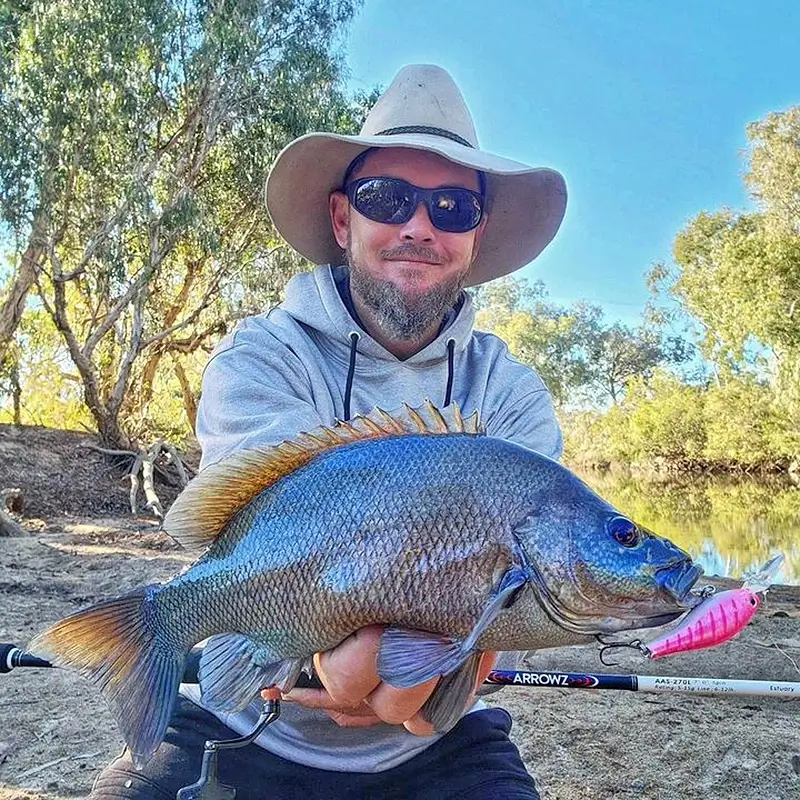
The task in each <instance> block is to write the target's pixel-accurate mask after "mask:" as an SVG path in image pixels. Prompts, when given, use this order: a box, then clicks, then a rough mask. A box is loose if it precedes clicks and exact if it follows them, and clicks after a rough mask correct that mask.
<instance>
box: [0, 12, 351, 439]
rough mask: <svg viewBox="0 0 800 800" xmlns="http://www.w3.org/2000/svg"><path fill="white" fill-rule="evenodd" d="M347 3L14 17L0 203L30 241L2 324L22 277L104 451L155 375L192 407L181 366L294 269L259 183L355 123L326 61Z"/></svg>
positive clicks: (6, 55)
mask: <svg viewBox="0 0 800 800" xmlns="http://www.w3.org/2000/svg"><path fill="white" fill-rule="evenodd" d="M355 5H356V3H355V2H354V1H348V0H282V2H267V1H266V0H261V1H256V0H231V2H226V3H224V4H223V3H219V2H208V1H207V2H196V3H189V4H186V3H183V2H158V3H157V2H155V0H133V2H130V0H128V1H127V2H124V3H123V2H121V0H90V1H89V2H86V3H82V4H80V9H79V10H76V8H75V7H73V6H71V5H69V4H66V3H49V2H29V3H23V2H17V3H16V4H12V5H11V6H9V7H10V8H12V11H13V13H10V14H7V19H6V21H8V19H11V21H12V22H13V24H10V25H8V26H6V27H7V28H8V30H9V31H11V32H10V33H8V34H7V35H4V36H3V37H2V40H0V47H2V48H3V51H2V53H1V55H2V57H3V62H4V64H8V65H9V69H7V70H6V69H4V70H3V78H2V79H0V209H1V210H2V214H3V218H4V220H5V221H6V223H7V225H8V226H9V229H10V230H12V231H14V232H15V234H16V235H17V237H19V239H20V240H21V241H24V242H25V244H24V246H23V247H21V248H20V255H19V257H18V259H17V270H16V272H15V274H14V276H13V279H12V281H11V288H10V290H9V291H8V292H7V295H6V299H5V302H4V306H3V311H2V312H0V322H2V320H3V319H4V317H3V314H4V313H5V311H6V309H8V314H7V319H8V323H7V324H8V326H9V328H12V327H15V326H16V324H18V321H19V310H20V308H21V303H22V298H23V297H24V295H25V293H26V291H27V290H29V288H30V286H32V285H34V284H35V285H36V287H37V291H38V294H39V297H40V299H41V302H42V304H43V307H44V308H45V309H46V311H47V313H48V314H49V315H50V317H51V319H52V320H53V322H54V324H55V326H56V328H57V330H58V331H59V333H60V335H61V336H62V338H63V340H64V342H65V343H66V345H67V348H68V351H69V355H70V358H71V360H72V361H73V363H74V365H75V367H76V369H77V371H78V374H79V376H80V380H81V383H82V386H83V393H84V401H85V403H86V406H87V407H88V409H89V410H90V412H91V414H92V416H93V418H94V421H95V424H96V425H97V428H98V431H99V433H100V435H101V437H102V439H103V440H104V441H105V442H106V443H107V444H108V445H109V446H113V447H127V446H128V445H129V444H130V441H131V438H132V436H135V435H136V434H137V433H142V432H143V430H144V426H146V420H147V409H148V404H149V403H150V401H151V400H152V397H153V391H154V387H155V386H156V384H157V382H158V381H157V376H158V375H159V374H163V372H164V371H165V370H166V371H167V372H169V373H171V374H172V378H171V380H172V381H173V382H175V384H176V385H177V386H179V387H180V392H181V394H182V395H183V397H184V399H185V405H186V407H187V411H188V412H189V413H191V408H192V404H193V402H194V397H193V395H194V392H195V388H194V387H193V386H192V385H191V383H192V381H191V377H192V376H191V375H189V374H188V373H187V369H186V364H187V361H186V359H189V358H190V357H191V356H192V355H193V354H194V353H196V352H197V351H198V350H200V349H202V348H208V347H210V346H211V344H212V343H213V342H214V341H216V339H217V338H218V337H219V335H220V334H221V333H223V332H224V330H225V329H226V326H227V324H228V321H229V320H230V318H231V316H235V315H237V314H244V313H247V312H248V311H251V310H253V306H254V305H258V306H259V307H263V302H264V300H265V299H270V300H274V299H275V297H276V296H277V287H278V285H280V284H282V283H283V282H284V280H285V275H286V272H287V270H289V269H296V268H298V266H299V262H298V260H297V259H296V258H295V257H294V256H292V255H291V254H290V253H289V252H288V251H287V250H286V249H285V248H284V246H283V245H282V244H281V243H280V241H279V239H278V237H277V235H276V233H275V231H274V229H273V228H272V226H271V224H270V221H269V219H268V217H267V214H266V211H265V209H264V207H263V202H262V189H263V180H264V177H265V175H266V172H267V168H268V165H269V164H270V163H271V161H272V160H273V158H274V156H275V155H276V154H277V152H278V151H279V150H280V148H281V147H282V146H283V145H284V144H285V143H287V142H288V141H289V140H290V139H292V138H294V137H295V136H298V135H301V134H302V133H304V132H305V131H307V130H309V129H339V130H344V131H347V132H352V131H353V130H354V129H356V128H357V126H358V125H359V123H360V117H361V114H362V112H363V100H358V99H357V100H356V101H355V102H351V101H349V100H347V99H346V98H345V97H344V95H343V93H342V91H341V89H340V85H341V63H340V59H339V57H338V56H337V54H336V51H335V47H336V43H337V41H338V39H337V37H338V35H339V33H340V31H341V30H342V29H343V26H345V25H346V24H347V22H348V21H349V20H350V18H351V17H352V15H353V13H354V8H355ZM12 18H13V19H12ZM5 330H6V332H5V333H4V329H3V328H2V326H0V353H1V352H2V351H3V348H4V342H5V343H7V342H8V340H9V337H8V334H7V330H8V328H7V329H5ZM4 336H5V337H6V338H5V339H4V338H3V337H4ZM132 387H135V390H133V391H132Z"/></svg>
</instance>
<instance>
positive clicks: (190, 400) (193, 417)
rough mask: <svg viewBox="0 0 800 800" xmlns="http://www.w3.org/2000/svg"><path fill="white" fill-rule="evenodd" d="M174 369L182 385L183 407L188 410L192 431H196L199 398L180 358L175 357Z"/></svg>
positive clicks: (173, 361) (173, 360) (187, 414)
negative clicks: (196, 396) (195, 394)
mask: <svg viewBox="0 0 800 800" xmlns="http://www.w3.org/2000/svg"><path fill="white" fill-rule="evenodd" d="M172 368H173V370H174V371H175V376H176V377H177V378H178V382H179V383H180V385H181V393H182V394H183V407H184V409H185V410H186V417H187V419H188V420H189V425H190V426H191V428H192V430H195V428H196V426H197V398H195V396H194V392H193V391H192V387H191V386H190V385H189V379H188V377H187V376H186V372H185V370H184V369H183V364H181V362H180V359H179V358H178V356H175V355H174V356H173V359H172Z"/></svg>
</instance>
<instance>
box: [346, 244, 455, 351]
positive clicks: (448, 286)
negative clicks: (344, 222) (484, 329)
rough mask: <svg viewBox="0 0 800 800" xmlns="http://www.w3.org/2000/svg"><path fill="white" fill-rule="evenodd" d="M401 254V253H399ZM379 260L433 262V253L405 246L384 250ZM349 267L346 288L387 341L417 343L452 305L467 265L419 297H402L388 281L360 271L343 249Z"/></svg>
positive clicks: (396, 288)
mask: <svg viewBox="0 0 800 800" xmlns="http://www.w3.org/2000/svg"><path fill="white" fill-rule="evenodd" d="M401 251H402V252H401ZM380 255H381V257H382V258H387V257H393V258H402V257H403V256H407V257H408V258H425V259H429V260H430V261H435V260H436V254H435V253H432V251H428V250H427V248H424V247H417V246H416V245H405V246H403V247H401V248H397V249H396V250H392V251H385V252H382V253H381V254H380ZM347 263H348V265H349V267H350V289H351V291H352V292H353V293H354V294H357V295H358V297H359V299H360V300H361V302H362V303H363V304H364V306H366V308H368V309H369V311H370V313H371V315H372V318H373V321H374V322H375V324H376V325H378V327H379V328H380V329H381V331H382V332H383V333H384V334H385V335H386V336H388V337H389V338H391V339H395V340H398V341H403V342H416V341H420V340H421V339H422V338H423V337H424V336H425V335H426V334H428V333H429V332H430V329H431V328H432V327H433V326H434V325H436V324H437V323H441V322H442V321H443V320H444V318H445V315H446V314H447V312H448V311H449V310H450V309H451V308H452V307H453V306H454V305H455V302H456V300H457V299H458V296H459V294H460V293H461V290H462V289H463V288H464V283H465V282H466V279H467V273H468V272H469V265H467V266H465V267H464V269H463V270H462V271H461V272H459V273H458V274H456V275H453V276H452V277H451V278H449V279H448V280H447V281H445V282H443V283H441V284H439V285H438V286H436V287H434V288H433V289H429V290H427V291H425V292H423V293H421V294H406V293H404V292H403V290H402V289H401V288H400V287H399V286H397V285H396V284H394V283H392V282H391V281H386V280H381V279H380V278H376V277H374V276H372V275H370V274H369V273H368V272H367V271H366V270H363V269H361V268H360V266H359V265H358V263H357V262H356V261H355V260H354V259H353V255H352V252H351V250H350V248H349V247H348V248H347ZM431 269H436V266H431Z"/></svg>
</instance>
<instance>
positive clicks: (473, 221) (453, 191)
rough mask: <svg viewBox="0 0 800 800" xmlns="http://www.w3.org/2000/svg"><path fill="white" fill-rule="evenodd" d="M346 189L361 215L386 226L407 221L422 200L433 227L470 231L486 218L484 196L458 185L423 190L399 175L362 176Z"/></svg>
mask: <svg viewBox="0 0 800 800" xmlns="http://www.w3.org/2000/svg"><path fill="white" fill-rule="evenodd" d="M344 192H345V194H346V195H347V199H348V200H349V201H350V205H351V206H353V208H355V210H356V211H358V213H359V214H362V215H363V216H365V217H366V218H367V219H371V220H372V221H373V222H382V223H384V224H386V225H401V224H402V223H404V222H408V221H409V220H410V219H411V217H413V216H414V214H415V213H416V211H417V208H418V207H419V204H420V203H424V204H425V208H427V209H428V216H429V217H430V220H431V223H432V224H433V227H434V228H437V229H438V230H440V231H445V232H447V233H466V232H467V231H471V230H472V229H473V228H476V227H477V226H478V224H479V223H480V221H481V218H482V217H483V202H484V199H483V195H482V194H480V193H479V192H473V191H471V190H470V189H461V188H460V187H457V186H454V187H449V188H445V189H421V188H420V187H419V186H414V185H413V184H411V183H406V182H405V181H402V180H400V178H359V179H358V180H356V181H351V182H350V183H348V184H347V185H346V186H345V187H344Z"/></svg>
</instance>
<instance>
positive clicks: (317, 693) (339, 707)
mask: <svg viewBox="0 0 800 800" xmlns="http://www.w3.org/2000/svg"><path fill="white" fill-rule="evenodd" d="M283 699H284V700H286V701H288V702H290V703H298V704H299V705H301V706H305V707H306V708H319V709H322V710H323V711H329V710H333V711H343V712H344V711H353V710H355V709H356V708H358V707H359V706H360V705H361V704H359V703H355V704H352V705H349V704H345V703H342V702H340V701H339V700H334V699H333V698H332V697H331V696H330V695H329V694H328V693H327V692H326V691H325V689H292V691H291V692H287V693H286V694H284V695H283ZM365 708H368V706H365Z"/></svg>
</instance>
